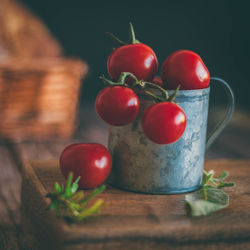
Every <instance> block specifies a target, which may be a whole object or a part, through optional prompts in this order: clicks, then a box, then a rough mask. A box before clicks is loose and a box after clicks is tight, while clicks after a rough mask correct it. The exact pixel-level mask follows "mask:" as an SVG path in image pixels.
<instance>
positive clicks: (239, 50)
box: [22, 0, 250, 110]
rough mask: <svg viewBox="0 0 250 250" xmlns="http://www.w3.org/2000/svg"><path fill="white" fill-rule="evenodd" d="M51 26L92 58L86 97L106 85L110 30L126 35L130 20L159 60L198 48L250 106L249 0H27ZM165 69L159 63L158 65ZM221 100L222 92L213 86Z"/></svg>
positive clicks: (73, 51)
mask: <svg viewBox="0 0 250 250" xmlns="http://www.w3.org/2000/svg"><path fill="white" fill-rule="evenodd" d="M22 2H23V3H24V4H25V5H26V6H27V7H29V8H30V9H31V10H32V11H33V12H34V13H35V14H36V15H38V16H39V17H40V18H41V19H42V20H43V21H44V22H45V23H46V25H47V26H48V28H49V29H50V31H51V32H52V33H53V34H54V36H55V37H56V38H57V39H58V40H59V41H60V43H61V44H62V46H63V48H64V51H65V55H67V56H73V57H80V58H82V59H84V60H86V61H87V63H88V65H89V68H90V72H89V75H88V78H87V79H86V80H85V81H84V86H83V89H82V96H81V100H87V101H93V100H94V98H95V96H96V94H97V92H98V91H99V90H100V89H101V88H102V87H103V84H102V82H101V80H99V79H98V76H99V75H101V74H103V73H105V74H106V75H107V72H106V59H107V57H108V55H109V53H110V52H111V50H112V47H113V46H114V43H113V42H112V41H111V39H110V38H109V37H108V36H107V35H106V34H105V32H106V31H111V32H113V33H115V34H116V35H117V36H118V37H120V38H121V39H122V40H126V39H127V33H128V23H129V21H131V22H132V23H133V25H134V28H135V32H136V34H137V38H138V40H140V41H142V42H144V43H146V44H147V45H149V46H150V47H152V49H153V50H154V51H155V53H156V55H157V57H158V60H159V65H160V66H161V64H162V63H163V61H164V59H165V58H166V57H167V55H169V54H170V53H171V52H173V51H175V50H178V49H189V50H193V51H195V52H196V53H198V54H199V55H200V56H201V57H202V59H203V61H204V62H205V64H206V66H207V67H208V69H209V70H210V74H211V76H218V77H222V78H224V79H225V80H226V81H228V82H229V83H230V85H231V86H232V88H233V90H234V92H235V95H236V101H237V107H240V108H244V109H248V110H250V98H249V97H248V96H249V94H250V93H249V91H250V87H249V85H250V80H249V75H250V70H249V66H250V65H249V55H250V53H249V52H250V49H249V45H250V39H249V32H250V31H249V24H250V15H249V6H248V5H247V1H223V0H220V1H219V0H217V1H192V0H190V1H178V0H175V1H174V0H172V1H166V0H165V1H156V0H154V1H148V2H146V1H129V0H127V1H95V0H92V1H84V0H79V1H77V0H74V1H59V0H43V1H34V0H22ZM159 68H160V67H159ZM213 93H214V100H215V101H216V102H220V101H223V93H222V92H221V91H220V90H218V91H213Z"/></svg>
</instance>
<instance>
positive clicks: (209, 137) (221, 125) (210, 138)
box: [206, 77, 235, 150]
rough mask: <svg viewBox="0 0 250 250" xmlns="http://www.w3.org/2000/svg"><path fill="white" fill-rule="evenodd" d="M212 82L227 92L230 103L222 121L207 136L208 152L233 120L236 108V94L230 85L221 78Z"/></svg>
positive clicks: (215, 78)
mask: <svg viewBox="0 0 250 250" xmlns="http://www.w3.org/2000/svg"><path fill="white" fill-rule="evenodd" d="M210 80H213V81H218V82H219V83H220V84H221V85H222V86H223V87H224V90H225V91H226V94H227V98H228V103H227V107H226V111H225V115H224V117H223V119H222V120H221V121H219V122H218V123H217V125H216V126H215V128H214V129H212V131H210V132H209V133H208V134H207V140H206V150H207V149H208V148H209V147H210V146H211V144H212V143H213V142H214V141H215V139H216V138H217V137H218V135H219V134H220V133H221V132H222V131H223V129H224V128H225V127H226V126H227V125H228V123H229V121H230V120H231V118H232V115H233V112H234V106H235V98H234V93H233V90H232V89H231V87H230V86H229V84H228V83H227V82H226V81H224V80H223V79H221V78H218V77H211V78H210Z"/></svg>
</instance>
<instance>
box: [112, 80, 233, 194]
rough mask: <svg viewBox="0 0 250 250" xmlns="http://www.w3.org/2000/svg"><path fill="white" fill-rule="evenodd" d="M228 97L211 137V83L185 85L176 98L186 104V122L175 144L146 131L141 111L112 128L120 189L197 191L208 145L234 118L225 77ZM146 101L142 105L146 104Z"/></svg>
mask: <svg viewBox="0 0 250 250" xmlns="http://www.w3.org/2000/svg"><path fill="white" fill-rule="evenodd" d="M211 80H217V81H218V82H219V83H221V84H222V86H223V87H224V89H225V90H226V93H227V95H228V98H229V102H228V106H227V110H226V114H225V117H224V119H222V121H220V122H219V123H218V124H217V126H216V127H215V129H214V130H213V131H212V132H211V133H210V134H209V135H208V136H207V138H206V133H207V116H208V106H209V92H210V88H206V89H198V90H181V91H179V92H178V95H177V97H176V102H177V103H178V104H179V105H180V106H181V107H182V108H183V109H184V111H185V113H186V117H187V126H186V130H185V132H184V134H183V136H182V137H181V138H180V139H179V140H178V141H177V142H175V143H173V144H169V145H158V144H155V143H153V142H151V141H150V140H149V139H148V138H147V137H146V136H145V135H144V133H143V131H142V127H141V116H142V113H143V109H145V107H142V110H141V111H140V113H139V115H138V117H137V119H136V120H135V121H134V122H133V123H131V124H129V125H127V126H122V127H110V129H109V143H108V147H109V150H110V152H111V155H112V157H113V167H112V171H111V174H110V177H109V180H108V182H109V183H110V184H111V185H113V186H116V187H118V188H121V189H126V190H129V191H135V192H143V193H151V194H177V193H185V192H189V191H193V190H196V189H198V188H199V187H200V185H201V181H202V173H203V165H204V154H205V150H206V149H207V148H208V147H209V146H210V145H211V144H212V142H213V141H214V140H215V138H216V137H217V136H218V135H219V134H220V133H221V132H222V130H223V129H224V128H225V126H226V125H227V124H228V122H229V121H230V119H231V117H232V113H233V110H234V95H233V92H232V89H231V88H230V86H229V85H228V84H227V83H226V82H225V81H224V80H222V79H220V78H216V77H214V78H211ZM142 106H143V105H142Z"/></svg>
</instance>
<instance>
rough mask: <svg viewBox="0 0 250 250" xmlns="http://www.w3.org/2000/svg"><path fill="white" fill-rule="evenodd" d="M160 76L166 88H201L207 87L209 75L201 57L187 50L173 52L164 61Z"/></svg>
mask: <svg viewBox="0 0 250 250" xmlns="http://www.w3.org/2000/svg"><path fill="white" fill-rule="evenodd" d="M161 77H162V80H163V84H164V86H165V88H166V89H176V88H177V87H178V85H181V87H180V89H203V88H207V87H208V85H209V81H210V75H209V71H208V69H207V67H206V66H205V64H204V63H203V61H202V59H201V58H200V56H199V55H197V54H196V53H194V52H192V51H189V50H179V51H175V52H173V53H172V54H171V55H169V56H168V57H167V59H166V60H165V61H164V63H163V65H162V69H161Z"/></svg>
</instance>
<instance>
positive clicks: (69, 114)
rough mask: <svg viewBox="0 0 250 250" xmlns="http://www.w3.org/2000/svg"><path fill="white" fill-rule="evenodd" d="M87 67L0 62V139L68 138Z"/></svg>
mask: <svg viewBox="0 0 250 250" xmlns="http://www.w3.org/2000/svg"><path fill="white" fill-rule="evenodd" d="M86 72H87V65H86V64H85V63H84V62H82V61H79V60H74V59H61V58H57V59H55V58H43V59H28V60H21V59H12V60H7V61H6V60H5V61H2V62H1V61H0V137H4V138H11V139H29V138H32V139H34V138H36V139H50V138H52V137H53V138H54V137H60V138H67V137H69V136H71V134H72V132H73V131H74V128H75V124H76V123H75V121H76V110H77V106H78V99H79V90H80V86H81V79H82V77H83V76H84V75H85V74H86Z"/></svg>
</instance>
